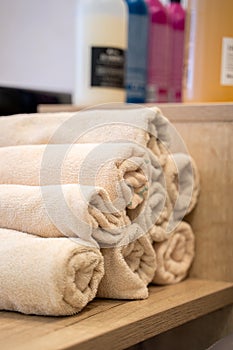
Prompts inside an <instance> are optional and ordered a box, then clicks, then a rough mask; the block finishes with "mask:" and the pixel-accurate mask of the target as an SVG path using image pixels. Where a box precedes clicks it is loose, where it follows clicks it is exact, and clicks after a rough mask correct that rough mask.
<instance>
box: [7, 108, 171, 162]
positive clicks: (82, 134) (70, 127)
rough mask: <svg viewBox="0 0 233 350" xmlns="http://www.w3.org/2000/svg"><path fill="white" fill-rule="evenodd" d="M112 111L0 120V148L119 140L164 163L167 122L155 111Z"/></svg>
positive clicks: (26, 116)
mask: <svg viewBox="0 0 233 350" xmlns="http://www.w3.org/2000/svg"><path fill="white" fill-rule="evenodd" d="M113 108H115V109H110V110H108V109H105V110H104V109H102V110H101V109H99V110H86V111H81V112H77V113H74V112H72V113H48V114H39V113H38V114H34V115H32V114H31V115H17V116H8V117H1V118H0V130H1V135H0V147H2V146H15V145H25V144H47V143H48V142H50V143H53V144H54V143H56V144H58V143H59V144H64V143H66V144H73V143H90V142H91V143H92V142H97V143H101V142H107V141H108V142H113V141H119V140H121V142H127V141H132V142H136V143H138V144H140V145H142V146H144V147H148V148H149V149H151V150H152V152H153V153H154V154H155V155H157V156H158V157H159V158H160V162H161V165H162V164H163V163H164V161H165V159H166V157H165V158H164V154H166V153H167V147H168V145H169V135H168V121H167V119H166V118H165V117H164V116H163V115H162V113H161V112H160V110H159V109H158V108H141V107H137V108H136V107H134V108H132V107H131V106H126V105H123V106H122V105H121V104H119V105H118V104H117V105H115V106H113Z"/></svg>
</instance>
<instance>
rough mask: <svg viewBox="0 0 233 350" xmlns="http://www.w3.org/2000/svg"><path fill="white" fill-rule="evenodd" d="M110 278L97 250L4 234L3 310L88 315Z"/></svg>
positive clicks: (0, 256) (0, 261)
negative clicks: (84, 312)
mask: <svg viewBox="0 0 233 350" xmlns="http://www.w3.org/2000/svg"><path fill="white" fill-rule="evenodd" d="M103 273H104V266H103V258H102V256H101V254H100V251H99V250H98V249H96V248H92V247H88V246H84V245H81V244H80V242H78V241H77V242H76V241H75V240H74V239H72V240H71V239H68V238H40V237H35V236H31V235H28V234H25V233H22V232H15V231H12V230H5V229H0V309H1V310H11V311H20V312H22V313H25V314H36V315H49V316H65V315H72V314H75V313H77V312H79V311H80V310H82V309H83V308H84V307H85V306H86V305H87V303H88V302H89V301H91V300H92V299H93V298H94V297H95V295H96V292H97V287H98V285H99V283H100V280H101V278H102V276H103Z"/></svg>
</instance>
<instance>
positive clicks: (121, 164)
mask: <svg viewBox="0 0 233 350" xmlns="http://www.w3.org/2000/svg"><path fill="white" fill-rule="evenodd" d="M169 139H170V135H169V122H168V120H167V119H166V118H165V117H164V116H163V115H162V113H161V111H160V110H159V109H157V108H141V107H140V108H139V107H138V108H135V107H134V108H118V109H117V108H115V109H107V108H105V109H104V108H103V109H101V108H100V109H96V110H86V111H80V112H77V113H76V112H75V113H53V114H47V113H45V114H35V115H16V116H8V117H1V118H0V309H1V310H13V311H19V312H22V313H25V314H37V315H53V316H59V315H72V314H75V313H77V312H79V311H80V310H82V309H83V308H84V307H85V306H86V305H87V304H88V303H89V302H90V301H91V300H92V299H93V298H95V297H96V296H97V297H100V298H117V299H145V298H147V297H148V285H149V284H150V283H153V284H162V285H166V284H172V283H177V282H180V281H181V280H183V279H184V278H185V277H186V276H187V274H188V271H189V268H190V266H191V263H192V261H193V258H194V234H193V232H192V229H191V227H190V225H189V224H188V223H186V222H185V221H183V218H184V217H185V215H187V214H188V213H190V211H191V210H193V208H194V207H195V205H196V202H197V198H198V195H199V187H200V186H199V185H200V184H199V175H198V170H197V168H196V165H195V163H194V160H193V159H192V158H191V157H190V156H189V155H187V154H184V153H176V154H172V153H171V152H170V150H169Z"/></svg>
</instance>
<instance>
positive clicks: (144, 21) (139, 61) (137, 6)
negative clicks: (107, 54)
mask: <svg viewBox="0 0 233 350" xmlns="http://www.w3.org/2000/svg"><path fill="white" fill-rule="evenodd" d="M126 3H127V5H128V14H129V20H128V51H127V59H126V102H128V103H144V102H146V85H147V52H148V30H149V14H148V9H147V5H146V3H145V1H144V0H126Z"/></svg>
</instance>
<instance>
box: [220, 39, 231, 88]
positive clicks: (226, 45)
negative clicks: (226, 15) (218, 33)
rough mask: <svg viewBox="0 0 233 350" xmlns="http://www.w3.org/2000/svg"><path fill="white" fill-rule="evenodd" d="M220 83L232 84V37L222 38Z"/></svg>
mask: <svg viewBox="0 0 233 350" xmlns="http://www.w3.org/2000/svg"><path fill="white" fill-rule="evenodd" d="M221 85H228V86H229V85H233V38H223V39H222V70H221Z"/></svg>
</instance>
